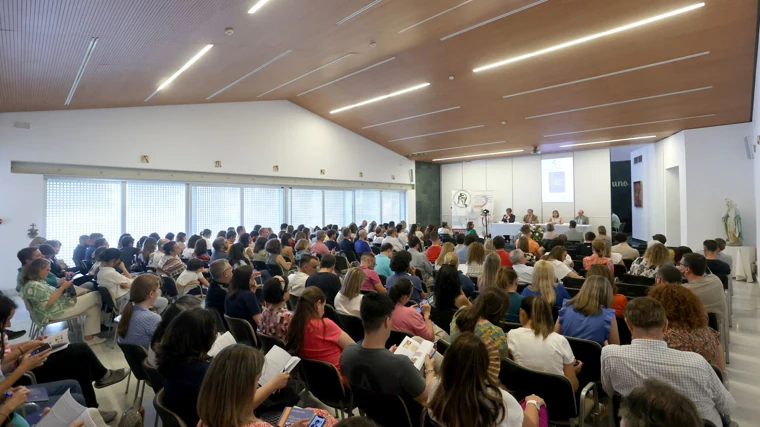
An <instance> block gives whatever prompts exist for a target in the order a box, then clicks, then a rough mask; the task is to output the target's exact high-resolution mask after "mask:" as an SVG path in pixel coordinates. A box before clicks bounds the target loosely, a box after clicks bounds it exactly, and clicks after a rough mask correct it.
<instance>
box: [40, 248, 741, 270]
mask: <svg viewBox="0 0 760 427" xmlns="http://www.w3.org/2000/svg"><path fill="white" fill-rule="evenodd" d="M702 245H703V248H704V251H705V258H706V259H707V268H709V269H710V272H711V273H712V274H725V275H730V274H731V264H728V263H726V262H725V261H723V260H721V259H719V258H718V254H719V253H720V250H719V249H718V242H716V241H715V240H705V241H704V243H702ZM40 247H41V246H40Z"/></svg>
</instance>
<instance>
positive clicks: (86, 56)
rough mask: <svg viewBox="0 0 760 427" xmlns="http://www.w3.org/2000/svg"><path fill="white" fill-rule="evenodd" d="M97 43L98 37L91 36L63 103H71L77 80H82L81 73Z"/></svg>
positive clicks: (77, 84)
mask: <svg viewBox="0 0 760 427" xmlns="http://www.w3.org/2000/svg"><path fill="white" fill-rule="evenodd" d="M97 45H98V38H97V37H93V38H91V39H90V44H88V45H87V50H86V51H85V52H84V58H82V64H81V65H80V66H79V71H77V76H76V77H74V83H73V84H72V85H71V90H70V91H69V96H67V97H66V102H65V103H64V104H63V105H69V104H71V99H72V98H73V97H74V92H76V90H77V87H78V86H79V81H80V80H82V75H84V70H85V68H87V64H88V63H89V62H90V57H92V51H94V50H95V46H97Z"/></svg>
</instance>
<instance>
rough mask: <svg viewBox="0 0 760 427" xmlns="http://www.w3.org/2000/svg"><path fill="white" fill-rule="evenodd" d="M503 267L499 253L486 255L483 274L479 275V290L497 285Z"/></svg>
mask: <svg viewBox="0 0 760 427" xmlns="http://www.w3.org/2000/svg"><path fill="white" fill-rule="evenodd" d="M510 265H511V263H510ZM501 267H504V263H503V262H502V260H501V258H499V255H498V254H497V253H495V252H493V253H490V254H488V255H486V260H485V262H484V263H483V274H481V275H480V277H478V291H480V292H483V291H484V290H486V289H488V288H490V287H492V286H495V285H496V279H497V276H498V274H499V269H500V268H501Z"/></svg>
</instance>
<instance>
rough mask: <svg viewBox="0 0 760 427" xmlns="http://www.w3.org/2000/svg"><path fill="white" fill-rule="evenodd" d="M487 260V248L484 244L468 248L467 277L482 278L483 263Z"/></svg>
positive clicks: (471, 244)
mask: <svg viewBox="0 0 760 427" xmlns="http://www.w3.org/2000/svg"><path fill="white" fill-rule="evenodd" d="M485 260H486V248H485V246H483V244H482V243H479V242H475V243H470V246H468V247H467V275H468V276H470V277H480V275H481V274H483V263H484V262H485Z"/></svg>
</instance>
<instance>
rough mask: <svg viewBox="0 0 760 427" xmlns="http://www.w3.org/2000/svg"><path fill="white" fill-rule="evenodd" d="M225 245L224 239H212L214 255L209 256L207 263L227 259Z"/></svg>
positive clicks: (226, 243) (225, 240)
mask: <svg viewBox="0 0 760 427" xmlns="http://www.w3.org/2000/svg"><path fill="white" fill-rule="evenodd" d="M227 245H228V242H227V239H225V238H224V237H217V238H216V239H214V243H212V245H211V246H212V247H213V248H214V253H213V254H211V258H210V259H209V262H214V261H216V260H218V259H227V258H228V257H229V255H228V254H227Z"/></svg>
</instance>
